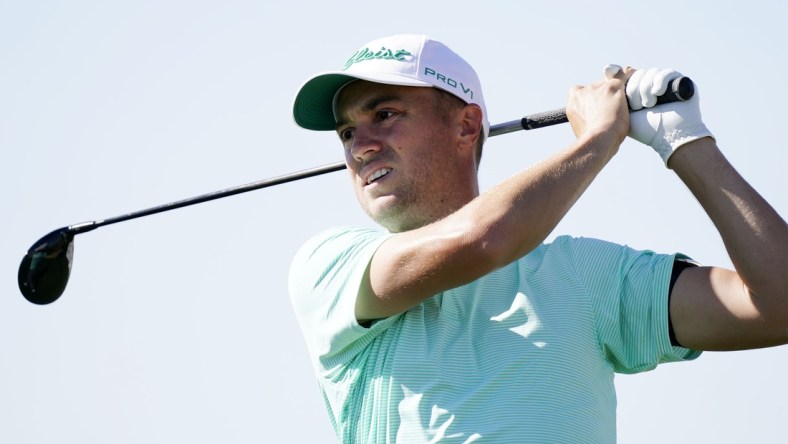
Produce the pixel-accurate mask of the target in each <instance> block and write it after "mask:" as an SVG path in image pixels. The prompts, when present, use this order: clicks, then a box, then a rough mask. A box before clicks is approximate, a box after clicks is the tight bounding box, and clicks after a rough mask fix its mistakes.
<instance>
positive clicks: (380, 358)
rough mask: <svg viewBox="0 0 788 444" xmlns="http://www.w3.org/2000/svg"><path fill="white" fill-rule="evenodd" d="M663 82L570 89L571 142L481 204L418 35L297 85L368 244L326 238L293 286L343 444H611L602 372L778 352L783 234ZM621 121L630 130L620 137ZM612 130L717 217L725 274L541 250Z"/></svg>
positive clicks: (475, 151) (674, 258) (595, 244)
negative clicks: (337, 159)
mask: <svg viewBox="0 0 788 444" xmlns="http://www.w3.org/2000/svg"><path fill="white" fill-rule="evenodd" d="M678 75H679V74H678V73H676V72H674V71H670V70H645V71H643V70H640V71H635V70H632V69H629V68H628V69H620V68H618V67H614V66H611V67H608V69H607V70H606V77H605V78H604V79H602V80H600V81H599V82H597V83H595V84H593V85H588V86H584V87H575V88H573V89H572V91H571V94H570V98H569V103H568V106H567V115H568V117H569V120H570V123H571V125H572V128H573V130H574V132H575V134H576V136H577V141H576V142H575V143H574V144H573V145H571V146H569V147H568V148H566V149H564V150H563V151H560V152H559V153H558V154H557V155H555V156H553V157H552V158H550V159H547V160H545V161H543V162H542V163H541V164H539V165H537V166H535V167H532V168H530V169H528V170H526V171H523V172H521V173H520V174H518V175H516V176H514V177H512V178H510V179H508V180H506V181H504V182H502V183H500V184H499V185H497V186H496V187H494V188H492V189H490V190H489V191H486V192H485V193H481V194H480V193H479V187H478V181H477V175H476V172H477V168H478V164H479V160H480V157H481V147H482V143H483V140H484V138H485V137H487V135H488V132H489V123H488V120H487V111H486V109H485V105H484V98H483V95H482V90H481V85H480V83H479V80H478V78H477V76H476V73H475V72H474V70H473V69H472V68H471V66H470V65H469V64H467V62H465V61H464V60H463V59H462V58H460V57H459V56H458V55H457V54H455V53H454V52H452V51H451V50H450V49H449V48H447V47H446V46H445V45H443V44H441V43H439V42H436V41H434V40H431V39H429V38H428V37H425V36H415V35H404V36H393V37H388V38H384V39H380V40H376V41H373V42H370V43H369V44H367V45H365V46H364V47H362V48H361V49H360V50H359V51H358V52H356V53H355V54H354V55H353V56H352V57H351V58H350V59H349V60H348V61H347V62H346V64H345V66H344V69H343V70H342V71H338V72H330V73H323V74H320V75H317V76H315V77H313V78H312V79H310V80H309V81H307V82H306V83H305V84H304V85H303V87H302V88H301V90H300V91H299V93H298V95H297V97H296V100H295V105H294V116H295V120H296V122H297V123H298V124H299V125H300V126H302V127H304V128H307V129H313V130H335V131H336V132H337V134H338V135H339V138H340V140H341V142H342V144H343V146H344V151H345V160H346V162H347V166H348V170H349V172H350V177H351V181H352V183H353V188H354V190H355V192H356V195H357V197H358V200H359V202H360V203H361V206H362V207H363V209H364V210H365V212H366V213H367V214H368V215H369V216H370V217H371V218H372V219H373V220H374V221H375V222H377V223H378V224H380V225H381V226H382V227H383V228H385V229H386V232H382V231H375V230H368V229H360V228H351V227H342V228H335V229H331V230H328V231H325V232H323V233H321V234H319V235H317V236H316V237H314V238H313V239H311V240H310V241H308V242H307V243H306V244H305V245H304V246H303V247H302V249H301V250H300V251H299V252H298V253H297V255H296V257H295V258H294V261H293V266H292V269H291V276H290V291H291V297H292V300H293V304H294V307H295V310H296V313H297V316H298V319H299V322H300V324H301V327H302V329H303V331H304V336H305V338H306V340H307V345H308V348H309V351H310V354H311V356H312V360H313V363H314V367H315V371H316V373H317V376H318V380H319V383H320V389H321V391H322V393H323V396H324V399H325V401H326V405H327V408H328V411H329V415H330V417H331V421H332V424H333V426H334V429H335V431H336V432H337V435H338V437H339V438H340V439H341V440H342V441H343V442H375V443H377V442H461V443H467V442H494V443H502V442H512V443H527V442H535V443H543V442H562V443H565V442H613V441H615V436H616V434H615V393H614V385H613V375H614V372H623V373H633V372H639V371H644V370H649V369H652V368H654V367H655V366H656V365H657V364H659V363H663V362H671V361H679V360H687V359H694V358H696V357H697V356H698V355H699V354H700V350H733V349H744V348H755V347H766V346H774V345H779V344H785V343H786V342H788V296H787V295H786V293H787V292H786V287H787V286H788V284H786V273H785V270H786V269H788V266H787V265H786V256H788V251H787V250H786V246H788V229H787V228H786V224H785V221H784V220H783V219H782V218H780V216H779V215H778V214H776V212H775V211H774V210H773V209H772V208H771V207H770V206H769V205H768V204H767V203H766V202H765V201H764V200H763V199H762V198H761V197H760V196H759V195H758V194H757V193H756V192H755V191H754V190H753V189H752V188H751V187H750V186H749V185H748V184H747V183H746V182H745V181H744V180H743V179H742V178H741V177H739V175H738V174H737V173H736V172H735V170H733V168H732V167H731V166H730V165H729V164H728V163H727V161H726V160H725V158H724V157H723V156H722V154H720V152H719V150H718V149H717V146H716V143H715V140H714V139H713V137H712V135H711V133H710V132H709V131H708V130H707V129H706V127H705V125H703V123H702V121H701V119H700V111H699V107H698V98H697V97H695V98H693V99H692V100H690V101H687V102H682V103H676V104H669V105H660V106H658V107H655V108H653V110H649V111H643V112H640V113H634V114H632V115H631V116H630V113H629V110H628V108H627V99H628V100H629V102H630V105H631V106H632V108H633V109H638V108H640V107H644V106H645V107H652V106H654V105H655V102H656V96H657V95H659V94H660V93H662V92H664V91H665V88H666V86H667V84H668V82H669V81H670V80H671V79H673V78H675V77H676V76H678ZM630 119H631V120H630ZM627 135H630V136H632V137H634V138H636V139H637V140H640V141H642V142H643V143H646V144H648V145H650V146H652V147H653V148H654V149H655V150H657V152H658V153H659V154H660V155H661V157H662V158H663V160H664V161H665V163H666V165H667V166H668V167H669V168H672V169H673V170H674V171H676V173H677V174H678V176H679V178H680V179H681V180H682V181H684V183H685V184H686V185H687V187H688V188H689V189H690V190H691V191H692V193H693V194H694V195H695V196H696V197H697V199H698V200H699V201H700V203H701V204H702V205H703V207H704V209H705V211H706V212H707V213H708V215H709V216H710V217H711V219H712V220H713V221H714V223H715V225H716V227H717V229H718V230H719V232H720V234H721V236H722V238H723V241H724V242H725V245H726V247H727V249H728V252H729V254H730V256H731V259H732V260H733V263H734V265H735V267H736V271H730V270H723V269H719V268H714V267H702V266H695V264H693V263H692V262H691V261H689V259H688V258H687V257H685V256H682V255H679V254H673V255H662V254H655V253H653V252H649V251H635V250H632V249H629V248H627V247H623V246H619V245H615V244H611V243H608V242H604V241H601V240H595V239H582V238H571V237H566V236H562V237H558V238H557V239H556V240H555V241H553V242H552V243H549V244H544V243H543V241H544V240H545V238H546V237H547V236H548V234H549V233H550V232H551V231H552V230H553V228H554V227H555V226H556V224H557V223H558V222H559V221H560V219H561V218H562V217H563V216H564V215H565V214H566V212H567V211H568V210H569V208H570V207H571V206H572V204H573V203H574V202H575V201H576V200H577V199H578V198H579V197H580V195H581V194H582V193H583V191H584V190H585V189H586V188H587V187H588V185H589V184H590V183H591V181H592V180H593V179H594V178H595V177H596V175H597V174H598V173H599V171H600V170H601V169H602V168H603V167H604V166H605V165H606V163H607V162H608V161H609V160H610V159H611V158H612V157H613V156H614V155H615V154H616V152H617V150H618V148H619V145H620V144H621V143H622V141H623V140H624V138H625V137H626V136H627Z"/></svg>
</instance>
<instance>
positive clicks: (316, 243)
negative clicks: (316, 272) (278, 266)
mask: <svg viewBox="0 0 788 444" xmlns="http://www.w3.org/2000/svg"><path fill="white" fill-rule="evenodd" d="M388 236H389V234H388V233H385V232H382V231H379V230H373V229H371V228H361V227H351V226H341V227H333V228H329V229H326V230H323V231H321V232H320V233H318V234H316V235H314V236H312V237H311V238H309V239H308V240H307V241H306V242H304V244H303V245H302V246H301V248H299V249H298V251H297V252H296V254H295V256H294V258H293V263H292V266H296V265H299V264H303V263H309V262H313V261H314V260H316V259H320V258H331V257H334V258H336V256H337V255H340V254H342V253H343V252H352V251H357V250H359V249H364V248H365V247H367V246H369V245H371V244H374V243H380V242H382V241H383V240H385V239H386V238H387V237H388Z"/></svg>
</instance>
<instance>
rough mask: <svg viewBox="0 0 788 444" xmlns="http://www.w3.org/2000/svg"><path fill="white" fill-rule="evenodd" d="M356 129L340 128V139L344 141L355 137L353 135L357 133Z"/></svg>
mask: <svg viewBox="0 0 788 444" xmlns="http://www.w3.org/2000/svg"><path fill="white" fill-rule="evenodd" d="M355 132H356V131H355V130H354V129H353V128H344V129H341V130H339V139H340V140H342V141H343V142H347V141H348V140H351V139H353V135H354V134H355Z"/></svg>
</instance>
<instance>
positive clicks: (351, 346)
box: [289, 227, 390, 373]
mask: <svg viewBox="0 0 788 444" xmlns="http://www.w3.org/2000/svg"><path fill="white" fill-rule="evenodd" d="M389 236H390V235H389V234H387V233H383V232H380V231H375V230H371V229H362V228H351V227H341V228H334V229H330V230H327V231H324V232H322V233H320V234H318V235H317V236H315V237H313V238H312V239H310V240H309V241H307V242H306V243H305V244H304V245H303V246H302V247H301V248H300V249H299V251H298V252H297V253H296V255H295V257H294V258H293V261H292V264H291V267H290V276H289V291H290V299H291V302H292V304H293V307H294V309H295V313H296V317H297V318H298V322H299V324H300V325H301V330H302V332H303V334H304V337H305V339H306V342H307V348H308V349H309V353H310V356H311V358H312V361H313V364H314V365H315V367H316V371H317V372H318V373H322V372H326V371H331V369H333V368H335V367H337V366H338V365H340V364H342V363H345V362H347V361H349V360H350V359H352V358H353V356H355V355H356V354H357V353H359V352H360V351H361V350H362V349H363V348H364V346H365V345H366V344H368V343H369V341H371V340H372V338H373V337H374V335H375V334H376V333H377V332H379V331H381V330H383V329H385V328H386V326H387V325H388V324H389V323H390V321H389V320H382V321H380V322H377V323H375V324H374V325H373V326H372V327H371V328H365V327H362V326H361V325H359V324H358V322H357V321H356V315H355V306H356V298H357V295H358V291H359V288H360V285H361V281H362V279H363V277H364V274H365V273H366V270H367V267H368V266H369V263H370V261H371V260H372V256H373V255H374V253H375V251H376V250H377V248H378V247H379V246H380V245H381V244H382V243H383V241H385V240H386V239H387V238H388V237H389Z"/></svg>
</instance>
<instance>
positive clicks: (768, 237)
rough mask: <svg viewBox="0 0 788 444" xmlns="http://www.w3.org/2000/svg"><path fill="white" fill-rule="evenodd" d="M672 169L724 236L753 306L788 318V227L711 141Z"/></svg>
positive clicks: (685, 153) (690, 148) (685, 151)
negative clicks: (787, 271)
mask: <svg viewBox="0 0 788 444" xmlns="http://www.w3.org/2000/svg"><path fill="white" fill-rule="evenodd" d="M669 167H670V168H672V169H673V170H674V171H675V172H676V174H678V176H679V177H680V178H681V180H682V181H683V182H684V183H685V184H686V185H687V187H688V188H689V189H690V191H691V192H692V193H693V195H694V196H695V197H696V198H697V200H698V202H699V203H700V204H701V206H702V207H703V208H704V210H705V211H706V213H707V214H708V215H709V217H710V218H711V220H712V222H713V223H714V225H715V226H716V228H717V230H718V231H719V233H720V236H721V237H722V240H723V242H724V244H725V247H726V249H727V251H728V254H729V256H730V258H731V261H732V262H733V265H734V267H735V268H736V272H737V273H738V275H739V277H740V278H741V280H742V281H743V282H744V284H745V285H746V286H747V288H748V290H749V292H750V297H751V298H752V302H753V304H754V305H755V306H756V307H758V309H759V311H761V312H762V313H763V314H764V315H767V316H777V317H778V318H777V319H778V322H782V323H783V325H785V329H788V324H785V322H786V318H788V273H786V270H788V227H786V223H785V220H783V219H782V218H781V217H780V215H778V214H777V212H776V211H775V210H774V209H773V208H772V207H771V206H770V205H769V204H768V202H766V200H764V199H763V197H761V196H760V195H759V194H758V193H757V192H756V191H755V190H754V189H753V188H752V187H751V186H750V185H749V184H748V183H747V182H746V181H745V180H744V179H743V178H742V177H741V176H740V175H739V174H738V172H737V171H736V170H735V169H734V168H733V167H732V166H731V165H730V163H728V161H727V160H726V159H725V157H724V156H723V155H722V154H721V153H720V151H719V150H718V148H717V146H716V144H715V142H714V140H713V139H711V138H708V137H707V138H703V139H699V140H696V141H694V142H691V143H690V144H687V145H686V146H684V147H682V148H681V149H679V150H677V151H676V152H675V154H673V156H672V157H671V158H670V163H669Z"/></svg>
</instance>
